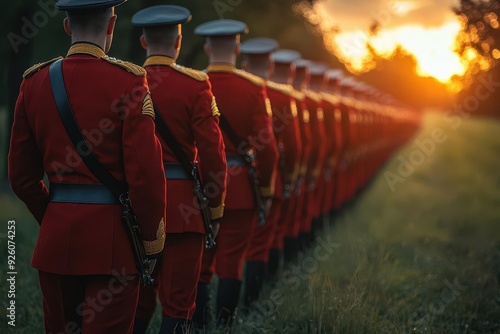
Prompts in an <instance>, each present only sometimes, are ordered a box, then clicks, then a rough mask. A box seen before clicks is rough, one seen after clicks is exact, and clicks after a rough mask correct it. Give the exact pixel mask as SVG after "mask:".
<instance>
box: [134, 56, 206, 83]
mask: <svg viewBox="0 0 500 334" xmlns="http://www.w3.org/2000/svg"><path fill="white" fill-rule="evenodd" d="M158 65H163V66H170V67H171V68H173V69H174V70H176V71H178V72H180V73H182V74H185V75H187V76H188V77H191V78H193V79H195V80H198V81H207V80H208V75H206V74H205V73H203V72H201V71H197V70H194V69H192V68H189V67H185V66H181V65H178V64H176V63H175V59H173V58H170V57H168V56H151V57H148V58H147V59H146V61H145V62H144V65H142V66H144V67H146V66H158Z"/></svg>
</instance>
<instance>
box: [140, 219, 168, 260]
mask: <svg viewBox="0 0 500 334" xmlns="http://www.w3.org/2000/svg"><path fill="white" fill-rule="evenodd" d="M143 243H144V250H145V251H146V255H154V254H158V253H160V252H161V251H162V250H163V247H164V245H165V221H164V220H163V218H162V219H161V220H160V223H159V224H158V230H157V231H156V240H152V241H143Z"/></svg>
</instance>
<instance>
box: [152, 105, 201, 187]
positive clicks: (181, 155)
mask: <svg viewBox="0 0 500 334" xmlns="http://www.w3.org/2000/svg"><path fill="white" fill-rule="evenodd" d="M153 107H154V109H155V124H156V130H157V131H158V133H159V134H160V135H161V136H162V137H163V139H164V140H165V142H166V143H167V145H168V147H169V148H170V149H171V150H172V152H173V153H174V155H175V157H176V158H177V160H179V163H180V164H181V166H182V168H183V169H184V171H185V172H186V173H187V174H188V175H189V176H191V177H192V178H193V179H194V180H196V179H197V177H198V176H197V175H194V173H196V168H195V166H194V164H193V162H192V161H191V159H189V157H188V155H187V154H186V152H185V151H184V150H183V149H182V146H181V144H180V143H179V141H177V139H176V138H175V136H174V134H173V133H172V131H170V128H169V127H168V125H167V122H165V120H164V119H163V117H162V116H161V114H160V113H159V112H158V106H157V105H156V104H155V103H153ZM167 177H168V175H167Z"/></svg>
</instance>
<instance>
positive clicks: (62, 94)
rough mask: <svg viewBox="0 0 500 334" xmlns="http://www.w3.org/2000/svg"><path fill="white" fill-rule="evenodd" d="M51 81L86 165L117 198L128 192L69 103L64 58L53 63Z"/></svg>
mask: <svg viewBox="0 0 500 334" xmlns="http://www.w3.org/2000/svg"><path fill="white" fill-rule="evenodd" d="M49 75H50V82H51V84H52V94H53V95H54V99H55V101H56V105H57V110H58V111H59V116H60V117H61V120H62V122H63V124H64V127H65V128H66V131H67V133H68V135H69V137H70V139H71V142H72V143H73V145H74V146H75V148H76V150H77V151H78V154H79V155H80V156H81V158H82V160H83V162H84V163H85V165H87V167H88V169H89V170H90V171H91V172H92V174H94V176H95V177H96V178H97V179H98V180H99V182H101V183H102V184H103V185H105V186H106V187H107V188H108V189H109V190H110V191H111V192H112V193H113V194H114V195H115V196H116V197H117V198H120V196H121V195H122V194H124V193H126V192H127V188H128V187H127V184H126V183H125V182H120V181H118V180H117V179H115V178H114V177H113V175H111V173H110V172H109V171H108V170H107V169H106V167H104V165H102V164H101V162H99V160H98V159H97V157H96V156H95V155H94V152H93V151H92V147H91V146H90V145H89V143H88V142H87V141H86V140H85V138H84V137H83V134H82V131H81V130H80V128H79V127H78V123H77V121H76V119H75V115H74V114H73V110H72V108H71V105H70V103H69V99H68V94H67V92H66V86H65V85H64V78H63V72H62V59H59V60H58V61H56V62H54V63H52V64H51V65H50V69H49Z"/></svg>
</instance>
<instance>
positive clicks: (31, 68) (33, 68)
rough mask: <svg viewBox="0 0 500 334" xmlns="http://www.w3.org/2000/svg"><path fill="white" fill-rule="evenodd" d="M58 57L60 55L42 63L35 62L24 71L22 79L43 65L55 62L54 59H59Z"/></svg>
mask: <svg viewBox="0 0 500 334" xmlns="http://www.w3.org/2000/svg"><path fill="white" fill-rule="evenodd" d="M59 59H62V57H57V58H54V59H51V60H48V61H44V62H43V63H38V64H35V65H33V66H31V67H30V68H28V69H27V70H26V71H24V74H23V79H25V78H28V77H30V76H32V75H33V74H34V73H36V72H38V71H40V70H41V69H42V68H44V67H45V66H47V65H50V64H52V63H53V62H55V61H56V60H59Z"/></svg>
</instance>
